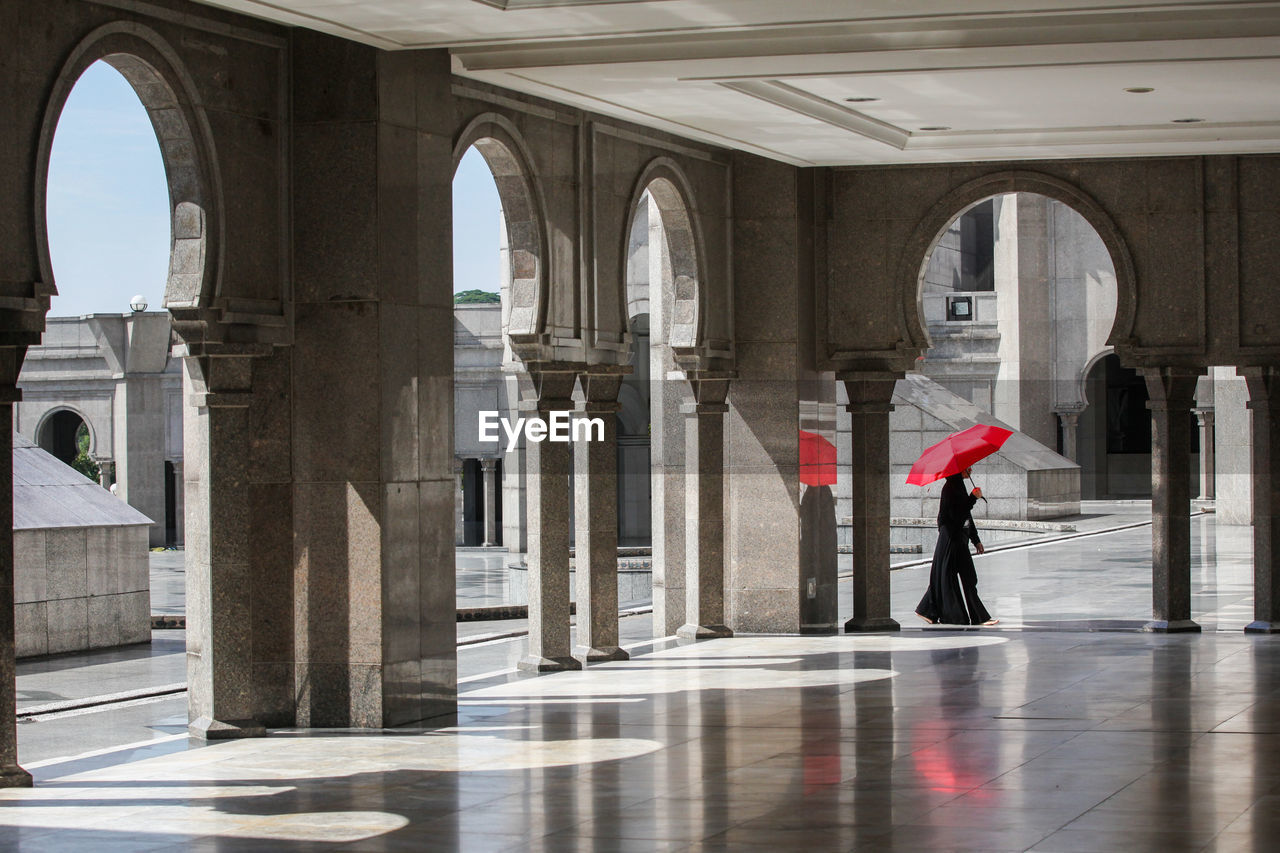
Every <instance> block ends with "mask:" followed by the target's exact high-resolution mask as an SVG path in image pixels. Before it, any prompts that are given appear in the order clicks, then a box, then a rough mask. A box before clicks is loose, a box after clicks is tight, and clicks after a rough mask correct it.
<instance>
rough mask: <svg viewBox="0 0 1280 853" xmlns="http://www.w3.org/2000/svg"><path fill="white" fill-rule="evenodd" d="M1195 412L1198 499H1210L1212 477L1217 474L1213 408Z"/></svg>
mask: <svg viewBox="0 0 1280 853" xmlns="http://www.w3.org/2000/svg"><path fill="white" fill-rule="evenodd" d="M1195 412H1196V424H1197V425H1198V426H1199V427H1200V500H1202V501H1211V500H1213V499H1214V498H1213V496H1214V494H1215V490H1214V484H1213V478H1214V477H1215V476H1216V475H1217V470H1216V460H1215V459H1214V458H1213V442H1214V440H1215V436H1214V424H1213V409H1196V410H1195Z"/></svg>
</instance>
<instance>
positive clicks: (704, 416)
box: [676, 375, 733, 640]
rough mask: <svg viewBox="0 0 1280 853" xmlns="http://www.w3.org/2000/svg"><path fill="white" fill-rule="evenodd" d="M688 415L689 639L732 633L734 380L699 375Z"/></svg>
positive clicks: (682, 631) (685, 409)
mask: <svg viewBox="0 0 1280 853" xmlns="http://www.w3.org/2000/svg"><path fill="white" fill-rule="evenodd" d="M690 384H691V385H692V386H693V402H692V403H688V404H686V405H684V406H682V407H681V409H680V410H681V412H682V413H683V414H684V415H685V426H684V436H685V445H684V462H685V487H686V491H685V499H684V510H685V516H684V518H685V525H684V544H685V551H684V554H685V556H684V564H685V624H683V625H681V626H680V628H679V629H678V630H677V631H676V636H679V637H684V638H685V639H698V640H703V639H710V638H712V637H732V636H733V631H731V630H729V628H728V626H726V625H725V624H724V621H725V617H724V614H725V600H724V594H725V583H724V533H725V530H724V476H725V472H724V416H725V413H726V412H728V411H729V407H728V405H727V404H726V403H725V398H726V397H727V396H728V392H729V380H728V379H720V378H695V377H693V376H692V375H691V376H690Z"/></svg>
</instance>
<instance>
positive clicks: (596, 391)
mask: <svg viewBox="0 0 1280 853" xmlns="http://www.w3.org/2000/svg"><path fill="white" fill-rule="evenodd" d="M631 372H632V368H631V365H592V366H591V367H590V368H589V369H588V370H587V371H586V372H585V373H580V374H578V386H579V387H580V388H581V390H582V400H580V401H579V402H578V406H577V408H578V411H580V412H591V413H593V414H607V413H609V412H616V411H618V409H619V408H620V406H618V393H619V392H620V391H621V390H622V381H623V380H624V379H625V378H626V377H627V376H628V375H630V374H631Z"/></svg>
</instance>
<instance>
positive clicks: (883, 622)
mask: <svg viewBox="0 0 1280 853" xmlns="http://www.w3.org/2000/svg"><path fill="white" fill-rule="evenodd" d="M901 630H902V626H901V625H899V624H898V620H897V619H891V618H889V617H888V616H879V617H875V618H867V619H856V618H855V619H850V620H849V621H848V622H846V623H844V632H845V633H846V634H870V633H872V632H875V631H901Z"/></svg>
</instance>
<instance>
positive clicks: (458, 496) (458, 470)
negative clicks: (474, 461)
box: [453, 457, 467, 545]
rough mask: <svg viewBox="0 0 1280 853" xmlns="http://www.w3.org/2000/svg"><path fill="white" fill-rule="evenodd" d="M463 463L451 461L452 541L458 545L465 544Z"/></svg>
mask: <svg viewBox="0 0 1280 853" xmlns="http://www.w3.org/2000/svg"><path fill="white" fill-rule="evenodd" d="M465 462H466V460H464V459H458V458H456V457H455V458H454V460H453V479H454V486H453V541H454V542H455V543H456V544H458V545H465V544H467V519H466V516H467V504H466V498H465V496H464V493H463V483H464V482H465V473H466V468H465Z"/></svg>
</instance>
